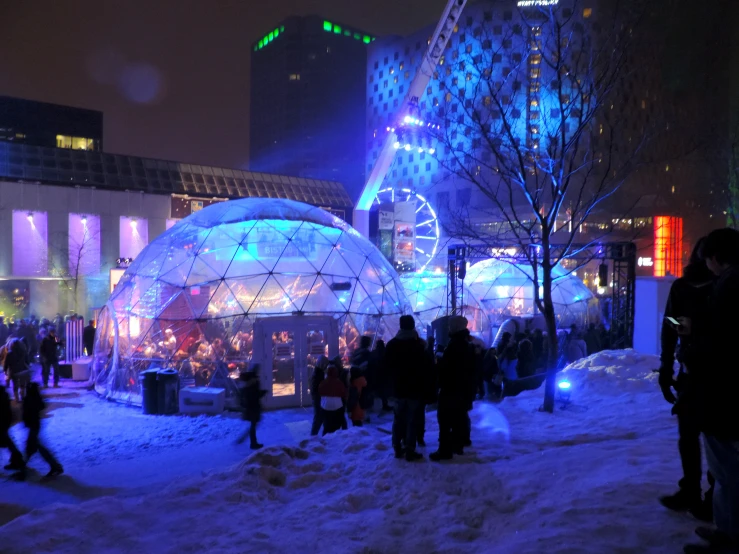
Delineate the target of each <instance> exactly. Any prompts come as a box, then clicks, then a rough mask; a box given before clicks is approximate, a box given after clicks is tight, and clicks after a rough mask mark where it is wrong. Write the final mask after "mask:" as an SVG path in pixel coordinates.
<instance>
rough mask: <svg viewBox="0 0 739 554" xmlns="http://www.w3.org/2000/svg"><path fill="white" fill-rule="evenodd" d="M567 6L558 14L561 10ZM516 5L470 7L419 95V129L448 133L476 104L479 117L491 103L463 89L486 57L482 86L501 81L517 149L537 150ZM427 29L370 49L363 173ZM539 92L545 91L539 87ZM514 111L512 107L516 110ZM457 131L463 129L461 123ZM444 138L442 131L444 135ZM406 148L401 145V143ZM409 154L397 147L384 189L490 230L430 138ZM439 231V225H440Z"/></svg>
mask: <svg viewBox="0 0 739 554" xmlns="http://www.w3.org/2000/svg"><path fill="white" fill-rule="evenodd" d="M597 1H598V0H592V1H586V2H578V3H576V4H573V6H575V5H576V6H577V10H578V12H577V13H574V14H573V15H572V17H573V18H575V19H579V20H580V21H581V23H580V25H582V26H583V27H586V24H587V22H588V20H589V19H590V18H591V17H592V16H593V10H594V7H593V6H594V5H595V4H596V2H597ZM566 3H567V2H566V0H563V2H561V4H562V6H561V9H563V10H565V11H566V10H567V9H568V8H567V7H566V6H565V4H566ZM521 10H525V8H521V9H519V7H518V5H517V2H516V1H515V0H505V1H501V0H483V1H480V2H476V3H471V4H468V5H467V7H466V8H465V11H464V13H463V16H462V18H461V20H460V22H459V24H458V25H457V27H456V28H455V32H454V34H453V35H452V37H451V39H450V41H449V44H448V47H447V49H446V52H445V54H444V56H443V57H442V58H441V60H440V62H439V65H438V66H437V68H436V72H435V74H434V75H433V76H432V78H431V80H430V82H429V84H428V87H427V89H426V91H425V94H424V95H423V96H422V97H421V98H419V99H418V100H419V103H418V104H419V111H418V115H419V117H420V118H421V119H423V120H424V124H423V125H422V126H421V127H422V128H426V127H428V126H429V125H441V126H444V125H445V123H446V124H447V125H448V123H447V122H448V121H450V120H451V119H452V118H453V116H452V117H450V114H454V113H457V112H458V113H459V114H460V115H461V114H462V113H463V112H464V111H465V109H468V108H470V107H471V106H472V103H473V102H475V103H479V104H480V107H481V109H483V110H485V106H489V105H490V104H489V102H490V99H489V97H485V98H472V97H470V95H469V89H470V87H467V91H465V90H464V88H465V86H464V85H465V82H469V81H474V80H475V79H479V76H477V77H476V76H475V72H474V71H470V70H467V71H465V70H464V66H465V63H466V64H467V65H469V66H472V65H474V66H477V67H481V64H484V63H486V62H485V60H486V59H487V58H488V57H489V59H490V61H491V62H492V63H490V66H489V68H486V69H485V71H489V72H490V73H487V74H486V77H487V78H488V79H494V80H496V84H497V83H498V81H497V79H498V78H499V79H500V81H499V82H500V86H501V87H509V88H510V90H511V96H510V97H511V110H512V112H513V113H514V114H515V115H514V119H515V121H516V122H517V123H516V125H517V127H516V129H515V130H514V132H515V133H516V135H517V136H518V137H519V139H520V140H522V141H528V142H529V143H531V144H534V143H537V144H538V138H537V136H536V133H538V126H537V121H538V119H539V117H540V116H541V117H544V116H543V115H542V114H543V112H544V109H545V108H546V105H547V100H548V99H547V98H546V95H547V87H546V85H544V84H543V83H542V81H543V77H542V73H541V70H540V69H539V68H540V67H541V66H540V64H541V61H542V60H541V55H537V54H536V53H535V52H534V53H533V54H532V55H531V56H529V57H528V60H526V59H522V54H521V53H522V52H526V51H528V50H529V44H531V43H532V41H535V40H536V33H537V27H536V25H534V24H532V19H529V20H528V21H524V20H523V18H522V13H525V12H522V11H521ZM433 30H434V27H433V25H431V26H429V27H426V28H423V29H421V30H419V31H418V32H416V33H414V34H412V35H409V36H406V37H397V36H393V37H385V38H380V39H378V40H377V41H375V42H373V43H372V44H371V45H370V48H369V54H368V60H367V82H366V86H367V89H366V90H367V126H366V135H365V136H366V141H367V145H366V146H367V150H366V159H365V165H366V167H365V169H366V171H368V172H369V171H370V170H371V169H372V167H373V165H374V163H375V161H376V160H377V158H378V155H379V152H380V150H381V148H382V145H383V143H384V140H385V136H386V133H387V130H388V128H389V127H394V126H395V125H396V123H397V121H396V117H397V115H398V113H399V110H400V109H401V108H402V103H403V101H404V97H405V94H406V92H407V87H408V86H409V85H410V83H411V81H412V80H413V77H414V75H415V73H416V71H417V69H418V67H419V65H420V63H421V59H422V56H423V55H424V52H425V49H426V46H427V42H428V40H429V37H430V36H431V34H432V33H433ZM511 67H518V68H519V70H520V69H521V68H523V71H519V74H518V75H517V76H516V77H515V80H513V79H512V78H509V75H510V74H511ZM543 85H544V86H543ZM514 104H515V105H514ZM459 123H460V124H461V123H462V121H461V120H460V121H459ZM442 133H444V131H442ZM403 142H405V141H403ZM412 142H413V146H412V147H405V148H404V145H401V147H400V149H399V150H398V154H397V155H396V158H395V162H394V164H393V165H392V167H391V169H390V171H389V173H388V176H387V177H386V180H385V183H384V184H383V188H387V187H393V188H395V189H410V190H413V191H416V192H418V193H419V194H421V195H423V197H424V198H426V199H427V200H428V201H429V204H430V205H431V206H432V207H433V209H435V210H436V212H437V214H438V216H439V219H440V220H441V223H442V224H443V221H444V217H445V215H446V214H449V213H450V211H459V210H465V209H469V210H470V213H471V215H472V213H473V212H475V211H476V212H477V213H476V214H475V215H472V218H473V220H474V221H478V222H480V223H483V224H489V223H490V222H491V221H492V220H493V219H495V218H494V215H492V214H491V210H492V207H491V206H490V203H489V202H488V201H486V200H485V199H484V197H483V196H482V195H481V194H480V193H479V192H477V191H476V190H473V186H472V184H471V183H469V182H468V181H466V180H464V179H460V178H457V177H455V176H454V175H453V174H452V172H451V171H449V170H448V168H445V165H444V163H443V160H444V159H445V156H446V154H448V152H445V151H444V145H443V144H442V143H441V142H439V141H435V140H434V138H433V137H431V136H430V134H429V135H428V136H426V137H424V136H420V137H419V136H415V137H414V140H413V141H412ZM455 144H459V145H465V146H464V147H465V148H470V149H473V148H475V147H476V146H477V145H475V144H474V139H473V138H471V137H469V138H468V136H467V137H466V136H464V135H463V134H462V133H460V137H459V139H458V142H457V139H456V138H455ZM442 228H443V225H442Z"/></svg>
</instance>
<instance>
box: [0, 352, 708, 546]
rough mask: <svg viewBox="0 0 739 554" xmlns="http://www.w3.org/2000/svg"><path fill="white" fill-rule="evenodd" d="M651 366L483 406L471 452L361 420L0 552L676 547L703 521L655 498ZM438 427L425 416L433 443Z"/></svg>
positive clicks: (664, 470)
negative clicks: (416, 458)
mask: <svg viewBox="0 0 739 554" xmlns="http://www.w3.org/2000/svg"><path fill="white" fill-rule="evenodd" d="M655 362H656V359H655V358H654V357H652V356H642V355H640V354H638V353H636V352H633V351H626V352H616V353H614V352H604V353H600V354H598V355H595V356H591V357H590V358H587V359H585V360H580V361H579V362H578V363H576V364H572V365H571V366H570V367H568V368H567V369H566V370H565V375H566V376H567V378H569V379H570V380H571V381H572V383H573V391H572V397H573V404H572V406H570V407H568V408H567V409H565V410H557V411H556V412H555V413H554V414H544V413H541V412H539V411H538V407H539V406H540V405H541V400H542V391H541V390H539V391H532V392H528V393H524V394H521V395H520V396H519V397H516V398H512V399H506V400H505V401H504V402H503V403H502V404H500V405H499V406H493V405H491V404H478V405H477V406H476V408H475V410H474V411H473V412H472V414H471V415H472V421H473V433H472V438H473V442H474V445H473V447H472V448H469V449H467V450H466V453H465V455H464V456H461V457H455V459H454V460H453V461H452V462H448V463H443V464H433V463H431V462H429V461H427V460H423V461H421V462H418V463H414V464H409V463H407V462H405V461H404V460H396V459H394V457H393V455H392V449H391V446H390V437H389V436H387V435H386V434H384V433H381V432H379V431H378V430H377V429H376V428H373V427H364V428H353V429H350V430H349V431H345V432H340V433H337V434H335V435H333V436H329V437H325V438H312V439H307V440H304V441H301V442H299V443H298V444H295V445H293V446H270V447H267V448H265V449H263V450H262V451H259V452H257V453H255V454H253V455H251V456H249V457H248V458H246V459H245V460H244V461H243V462H241V463H239V464H237V465H235V466H233V467H232V468H230V469H228V470H224V471H215V472H211V473H209V474H207V475H205V476H201V477H193V478H191V479H188V480H183V481H178V482H175V483H171V484H169V485H167V486H162V487H161V489H160V490H154V489H152V490H150V492H149V494H146V495H144V496H135V497H130V496H129V497H125V496H117V497H108V498H99V499H96V500H93V501H90V502H86V503H83V504H80V505H75V506H69V505H57V506H52V507H49V508H46V509H41V510H35V511H33V512H31V513H29V514H27V515H24V516H21V517H19V518H17V519H16V520H14V521H12V522H10V523H8V524H7V525H5V526H3V527H0V545H2V552H3V553H4V554H5V553H7V554H15V553H17V554H21V553H25V552H35V553H39V554H40V553H45V552H54V553H59V552H70V553H71V552H74V553H80V554H83V553H87V552H137V553H148V552H156V553H157V554H159V553H169V552H172V553H175V552H177V553H182V552H259V553H281V552H293V551H300V552H305V553H313V552H316V553H319V552H320V553H322V554H323V553H334V552H352V553H355V552H356V553H362V554H375V553H377V554H380V553H386V552H387V553H391V552H392V553H394V552H403V553H416V552H418V553H440V554H445V553H461V552H516V553H540V552H547V553H548V554H560V553H561V554H564V553H580V552H581V553H593V552H639V553H662V552H678V551H680V549H681V547H682V545H683V544H684V543H685V542H688V541H689V540H691V534H692V530H693V527H694V526H695V522H693V521H691V520H690V519H688V518H686V517H683V516H678V515H675V514H672V513H669V512H667V511H666V510H664V509H662V508H661V507H660V505H659V503H658V502H657V497H658V496H659V495H660V494H664V493H667V492H671V491H672V490H673V489H674V487H675V486H676V483H677V480H678V478H679V476H680V473H679V459H678V457H677V446H676V423H675V422H674V420H673V419H672V418H671V417H670V415H669V407H668V406H667V404H666V403H665V402H664V400H661V395H660V394H659V390H658V388H657V385H656V383H653V382H652V381H653V379H654V377H653V376H652V375H651V369H653V368H654V367H656V366H655V365H654V363H655ZM106 409H107V408H106ZM121 415H122V414H121ZM106 417H107V416H106ZM126 417H129V421H136V420H135V418H134V419H130V416H126ZM180 419H181V422H180V423H176V424H175V423H168V425H181V424H183V423H182V422H184V423H190V424H191V425H192V427H193V428H195V430H191V431H186V430H184V429H183V430H179V431H173V432H174V433H176V436H177V437H179V438H180V439H181V438H182V437H190V436H192V437H194V439H193V441H200V440H204V437H205V435H206V433H203V432H202V430H200V431H198V430H197V427H198V425H199V420H197V419H193V420H189V419H187V418H180ZM171 421H174V419H172V420H171ZM210 421H211V422H212V425H214V426H215V425H216V423H217V424H218V425H220V424H221V422H220V421H219V420H218V419H211V420H210ZM236 424H237V425H238V426H239V429H242V427H241V425H242V422H240V421H236ZM146 425H148V423H146ZM162 425H165V424H164V423H162ZM226 425H229V423H228V422H226ZM131 428H132V427H130V426H129V429H131ZM188 433H189V434H188ZM437 436H438V427H437V425H436V422H435V414H434V413H428V414H427V434H426V440H427V442H428V443H429V448H428V449H426V452H429V451H431V450H433V449H435V448H436V437H437ZM260 438H261V439H262V440H263V441H264V442H267V443H268V444H269V442H270V441H269V439H270V437H269V436H268V435H266V434H265V435H260ZM168 440H169V439H168ZM164 442H166V441H164ZM153 444H155V445H161V444H162V442H160V441H158V440H155V442H153ZM130 446H131V445H129V447H130ZM207 447H208V443H207V442H203V443H202V447H201V448H207ZM63 478H64V476H63V477H62V479H63Z"/></svg>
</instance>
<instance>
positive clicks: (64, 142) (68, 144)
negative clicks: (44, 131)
mask: <svg viewBox="0 0 739 554" xmlns="http://www.w3.org/2000/svg"><path fill="white" fill-rule="evenodd" d="M56 147H57V148H69V149H71V150H95V149H96V148H95V140H94V139H91V138H83V137H70V136H67V135H57V136H56Z"/></svg>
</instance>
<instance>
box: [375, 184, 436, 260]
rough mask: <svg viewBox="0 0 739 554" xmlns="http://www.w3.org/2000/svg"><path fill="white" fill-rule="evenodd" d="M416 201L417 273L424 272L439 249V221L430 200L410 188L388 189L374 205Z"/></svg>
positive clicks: (377, 197) (382, 191)
mask: <svg viewBox="0 0 739 554" xmlns="http://www.w3.org/2000/svg"><path fill="white" fill-rule="evenodd" d="M413 200H415V201H416V223H415V260H416V271H423V270H424V269H426V266H428V265H429V263H431V260H433V259H434V257H435V256H436V253H437V252H438V249H439V239H440V238H441V233H440V232H439V219H438V217H437V215H436V211H435V210H434V208H433V207H432V206H431V204H430V203H429V201H428V200H426V198H425V197H424V196H422V195H420V194H418V193H417V192H416V191H414V190H412V189H409V188H395V187H388V188H385V189H382V190H380V191H379V192H378V193H377V196H376V197H375V202H374V204H375V205H376V206H380V205H383V204H394V203H395V202H411V201H413Z"/></svg>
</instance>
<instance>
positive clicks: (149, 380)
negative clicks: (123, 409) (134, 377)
mask: <svg viewBox="0 0 739 554" xmlns="http://www.w3.org/2000/svg"><path fill="white" fill-rule="evenodd" d="M158 374H159V369H147V370H145V371H142V372H141V373H139V385H140V386H141V407H142V408H143V409H144V413H145V414H150V415H151V414H156V413H159V399H158V396H157V375H158Z"/></svg>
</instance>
